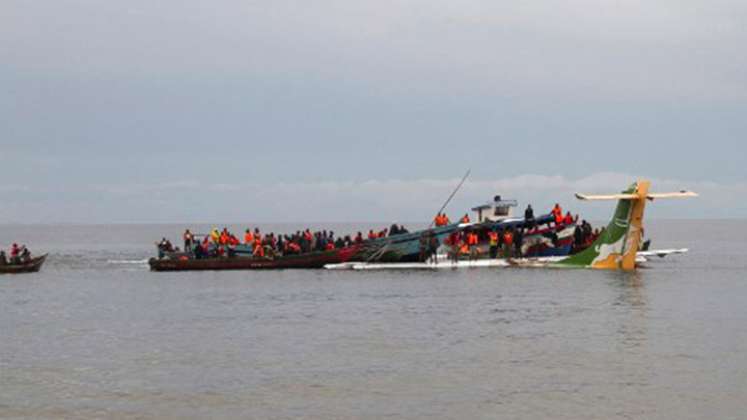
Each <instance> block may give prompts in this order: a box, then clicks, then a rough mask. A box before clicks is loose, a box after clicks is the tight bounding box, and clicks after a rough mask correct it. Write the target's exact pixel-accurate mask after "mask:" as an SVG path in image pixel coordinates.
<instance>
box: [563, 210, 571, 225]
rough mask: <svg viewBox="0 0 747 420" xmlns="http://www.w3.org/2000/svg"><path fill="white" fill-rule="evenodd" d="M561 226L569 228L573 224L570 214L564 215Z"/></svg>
mask: <svg viewBox="0 0 747 420" xmlns="http://www.w3.org/2000/svg"><path fill="white" fill-rule="evenodd" d="M563 224H565V225H566V226H570V225H572V224H573V216H572V215H571V212H568V213H566V214H565V218H564V219H563Z"/></svg>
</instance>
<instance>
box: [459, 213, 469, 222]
mask: <svg viewBox="0 0 747 420" xmlns="http://www.w3.org/2000/svg"><path fill="white" fill-rule="evenodd" d="M459 223H463V224H467V223H469V215H468V214H467V213H464V216H462V218H461V219H460V220H459Z"/></svg>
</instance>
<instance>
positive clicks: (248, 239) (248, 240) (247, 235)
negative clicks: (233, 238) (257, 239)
mask: <svg viewBox="0 0 747 420" xmlns="http://www.w3.org/2000/svg"><path fill="white" fill-rule="evenodd" d="M252 242H254V235H252V231H251V229H247V230H246V231H245V232H244V245H251V244H252Z"/></svg>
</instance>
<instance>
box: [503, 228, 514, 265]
mask: <svg viewBox="0 0 747 420" xmlns="http://www.w3.org/2000/svg"><path fill="white" fill-rule="evenodd" d="M513 244H514V234H513V232H512V231H511V230H510V229H506V231H505V232H504V233H503V256H504V257H505V258H511V249H512V248H513Z"/></svg>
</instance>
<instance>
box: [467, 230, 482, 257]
mask: <svg viewBox="0 0 747 420" xmlns="http://www.w3.org/2000/svg"><path fill="white" fill-rule="evenodd" d="M479 242H480V238H479V237H478V236H477V233H476V232H470V233H468V234H467V245H469V256H470V259H474V258H477V254H478V249H477V245H478V244H479Z"/></svg>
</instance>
